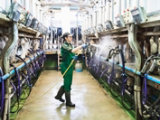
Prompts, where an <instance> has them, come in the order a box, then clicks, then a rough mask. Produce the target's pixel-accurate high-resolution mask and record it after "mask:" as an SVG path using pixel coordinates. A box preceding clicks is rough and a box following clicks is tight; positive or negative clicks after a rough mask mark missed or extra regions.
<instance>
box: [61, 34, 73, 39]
mask: <svg viewBox="0 0 160 120" xmlns="http://www.w3.org/2000/svg"><path fill="white" fill-rule="evenodd" d="M69 35H71V34H70V33H69V32H66V33H64V34H63V36H62V38H63V40H66V39H65V37H68V36H69Z"/></svg>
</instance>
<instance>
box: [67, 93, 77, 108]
mask: <svg viewBox="0 0 160 120" xmlns="http://www.w3.org/2000/svg"><path fill="white" fill-rule="evenodd" d="M65 98H66V106H69V107H75V104H73V103H72V102H71V94H70V92H65Z"/></svg>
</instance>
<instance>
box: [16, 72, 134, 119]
mask: <svg viewBox="0 0 160 120" xmlns="http://www.w3.org/2000/svg"><path fill="white" fill-rule="evenodd" d="M60 78H61V74H60V72H57V71H51V70H50V71H43V72H42V73H41V75H40V77H39V80H38V81H37V83H36V85H35V86H34V87H33V89H32V92H31V95H30V96H29V98H28V99H27V101H26V103H25V105H24V107H23V109H22V110H21V111H20V112H19V114H18V116H17V119H16V120H131V118H130V117H129V116H128V115H127V113H125V112H124V111H123V110H122V109H121V108H120V107H119V105H118V104H117V103H116V102H115V101H114V100H113V99H112V98H111V97H110V96H109V95H107V94H105V93H104V90H103V89H102V88H101V87H100V85H99V84H98V82H97V81H96V80H94V78H93V77H92V76H91V75H90V74H89V73H88V72H87V71H83V72H81V73H77V72H74V76H73V78H74V79H73V85H72V102H73V103H75V104H76V107H75V108H69V107H66V106H65V104H61V103H60V102H59V101H57V100H55V99H54V96H55V95H56V93H57V90H58V89H59V87H60V86H61V84H62V78H61V80H60ZM63 97H64V96H63Z"/></svg>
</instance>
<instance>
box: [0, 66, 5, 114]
mask: <svg viewBox="0 0 160 120" xmlns="http://www.w3.org/2000/svg"><path fill="white" fill-rule="evenodd" d="M2 76H3V71H2V69H1V67H0V81H1V111H0V114H1V117H2V114H3V111H4V97H5V88H4V80H3V78H2Z"/></svg>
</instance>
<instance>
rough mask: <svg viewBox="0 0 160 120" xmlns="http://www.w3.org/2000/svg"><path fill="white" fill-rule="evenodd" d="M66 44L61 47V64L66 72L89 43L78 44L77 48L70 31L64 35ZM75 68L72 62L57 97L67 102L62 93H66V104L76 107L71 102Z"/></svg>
mask: <svg viewBox="0 0 160 120" xmlns="http://www.w3.org/2000/svg"><path fill="white" fill-rule="evenodd" d="M62 38H63V39H64V44H63V45H62V47H61V55H62V63H61V65H60V67H61V73H62V74H63V73H65V71H66V70H67V68H68V67H69V66H70V63H71V61H72V60H73V59H74V60H76V59H77V57H78V56H77V55H76V53H78V52H79V50H81V49H82V48H86V47H87V45H86V44H83V45H81V46H78V47H76V48H73V46H72V44H71V42H72V35H71V34H70V33H64V34H63V37H62ZM73 69H74V65H73V64H72V65H71V66H70V68H69V69H68V71H67V72H66V73H65V75H64V76H63V80H64V83H63V85H62V86H61V87H60V89H59V91H58V93H57V95H56V96H55V98H56V99H57V100H59V101H61V102H65V100H64V99H63V98H62V95H63V94H64V93H65V98H66V106H69V107H75V104H73V103H72V102H71V93H70V91H71V85H72V77H73Z"/></svg>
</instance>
